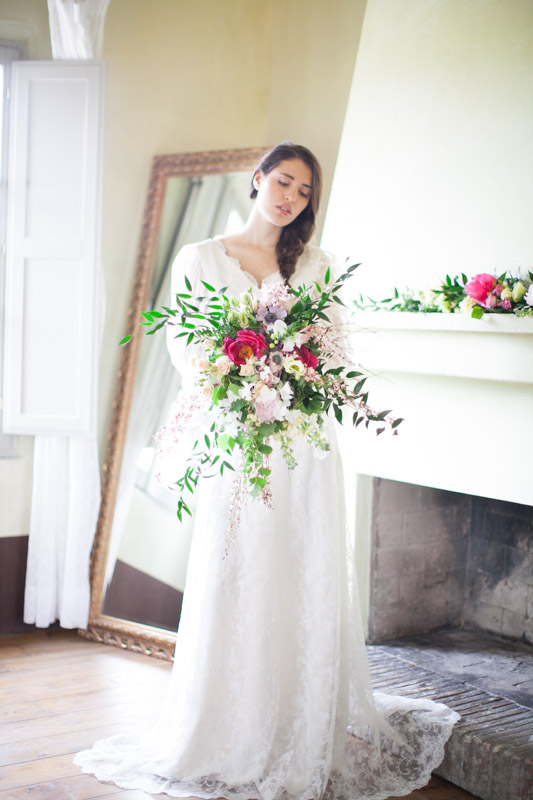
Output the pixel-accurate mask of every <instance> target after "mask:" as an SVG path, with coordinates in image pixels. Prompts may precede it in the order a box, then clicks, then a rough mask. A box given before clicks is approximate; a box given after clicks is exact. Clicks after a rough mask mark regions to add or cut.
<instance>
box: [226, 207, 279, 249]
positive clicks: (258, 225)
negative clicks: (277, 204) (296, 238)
mask: <svg viewBox="0 0 533 800" xmlns="http://www.w3.org/2000/svg"><path fill="white" fill-rule="evenodd" d="M254 211H255V209H252V212H251V214H250V216H249V217H248V219H247V221H246V223H245V225H244V227H243V228H242V230H241V231H239V233H238V234H237V235H236V236H237V237H238V238H239V240H240V241H241V242H242V243H243V244H250V245H252V246H253V247H257V248H260V249H263V250H269V249H270V250H275V249H276V245H277V243H278V242H279V237H280V236H281V228H279V227H278V226H277V225H272V223H271V222H269V221H268V220H266V219H265V218H264V217H263V216H261V215H260V214H256V213H254Z"/></svg>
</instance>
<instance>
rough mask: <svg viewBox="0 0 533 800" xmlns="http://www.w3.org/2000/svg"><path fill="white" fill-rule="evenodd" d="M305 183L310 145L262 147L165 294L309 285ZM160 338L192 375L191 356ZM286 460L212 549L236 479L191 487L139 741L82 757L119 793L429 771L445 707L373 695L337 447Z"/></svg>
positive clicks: (295, 784)
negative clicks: (166, 660) (164, 685)
mask: <svg viewBox="0 0 533 800" xmlns="http://www.w3.org/2000/svg"><path fill="white" fill-rule="evenodd" d="M320 184H321V174H320V167H319V165H318V163H317V161H316V159H315V157H314V156H313V155H312V153H310V151H309V150H307V149H306V148H304V147H301V146H296V145H292V144H290V143H283V144H281V145H278V146H277V147H275V148H274V149H273V150H272V151H271V152H270V153H268V154H267V155H266V156H265V157H264V158H263V159H262V161H261V162H260V164H259V165H258V167H257V169H256V170H255V172H254V175H253V180H252V192H251V195H252V197H255V203H254V206H253V210H252V212H251V215H250V217H249V219H248V221H247V223H246V225H245V227H244V228H243V230H242V231H241V232H239V233H238V234H235V235H232V236H228V237H225V238H220V237H216V238H215V239H209V240H207V241H205V242H200V243H198V244H195V245H188V246H186V247H185V248H183V250H182V251H181V252H180V254H179V255H178V257H177V259H176V263H175V265H174V267H173V295H175V293H176V292H178V291H181V290H182V288H183V286H184V282H185V276H187V278H188V279H189V281H190V282H191V284H192V293H193V295H194V296H197V295H200V294H202V293H203V284H201V281H202V280H204V281H207V282H208V283H210V284H211V285H213V286H215V287H216V288H220V287H222V286H228V287H229V288H228V293H229V294H231V295H237V294H239V293H240V292H244V291H246V290H247V289H248V288H249V287H250V286H251V287H252V291H254V292H257V291H258V289H259V287H260V286H264V285H269V284H275V283H277V282H280V281H288V282H289V283H290V284H292V285H293V286H297V285H301V284H305V285H308V286H310V285H311V284H312V283H313V282H314V281H319V282H320V281H323V280H324V276H325V273H326V270H327V269H328V266H330V265H331V261H332V260H331V257H330V256H329V255H328V254H327V253H325V252H324V251H322V250H320V249H319V248H318V247H315V246H312V245H310V244H309V239H310V238H311V235H312V233H313V230H314V224H315V216H316V212H317V209H318V203H319V197H320ZM169 342H170V350H171V356H172V358H173V361H174V363H175V364H176V366H177V368H178V369H179V370H180V372H181V373H182V375H183V381H184V384H185V385H186V386H187V385H189V386H191V385H192V384H193V383H194V369H193V368H192V357H193V356H194V351H193V350H192V348H184V347H183V346H182V345H181V344H179V343H180V342H183V339H178V340H175V339H172V338H171V339H170V340H169ZM197 424H200V420H197ZM296 460H297V462H298V465H297V467H296V468H295V469H294V470H288V469H287V466H286V464H285V462H284V460H283V458H282V455H281V453H280V451H279V449H276V448H275V449H274V452H273V454H272V456H271V465H270V466H271V469H272V476H271V482H272V498H273V508H267V507H266V506H265V505H263V504H261V503H260V502H248V503H246V504H245V505H244V506H243V507H242V508H240V510H239V515H240V520H239V529H238V532H237V535H236V538H235V541H234V542H233V543H232V545H231V547H230V548H229V550H228V552H227V554H225V550H226V529H227V524H228V516H229V512H230V508H231V505H232V488H233V479H232V477H231V476H230V475H228V474H227V473H226V474H225V475H224V477H220V478H216V479H212V480H207V481H204V482H201V484H200V488H199V496H198V509H197V514H196V520H195V532H194V537H193V543H192V548H191V554H190V559H189V567H188V573H187V587H186V592H185V600H184V604H183V609H182V616H181V620H180V627H179V631H178V638H177V645H176V657H175V663H174V668H173V672H172V682H171V690H170V695H169V698H168V701H167V703H166V706H165V710H164V712H163V714H162V716H161V718H160V720H159V722H158V724H157V725H156V726H155V728H154V730H152V731H150V732H149V733H148V734H147V735H144V736H142V737H141V736H136V735H135V734H131V735H127V736H121V737H113V738H112V739H109V740H104V741H103V742H98V743H97V744H96V745H95V746H94V748H93V749H92V750H90V751H86V752H84V753H81V754H79V755H78V756H77V757H76V761H77V763H79V764H81V765H82V767H83V769H84V770H85V771H88V772H93V773H94V774H95V775H96V776H97V777H98V778H101V779H103V780H111V781H114V782H115V783H117V784H118V785H119V786H121V787H124V788H137V789H143V790H144V791H147V792H152V793H155V792H165V793H167V794H169V795H171V796H173V797H189V796H191V795H192V796H196V797H202V798H218V797H225V798H233V799H234V800H250V798H257V800H288V798H296V800H310V798H314V800H318V798H322V797H325V798H328V799H331V800H344V799H346V800H348V799H349V800H356V799H357V798H367V800H383V798H387V797H389V796H390V795H402V794H408V793H409V792H411V791H412V790H413V789H415V788H419V787H421V786H424V785H425V784H426V783H427V782H428V780H429V776H430V773H431V771H432V769H434V768H435V767H436V766H437V765H438V764H439V763H440V761H441V760H442V757H443V748H444V744H445V742H446V740H447V739H448V737H449V735H450V731H451V728H452V726H453V724H454V722H455V721H456V720H457V719H458V716H457V714H455V713H454V712H452V711H450V710H449V709H448V708H446V707H445V706H443V705H440V704H435V703H432V702H430V701H416V700H407V699H405V698H396V697H390V696H385V695H380V694H375V695H373V694H372V691H371V687H370V680H369V673H368V666H367V662H366V655H365V648H364V641H363V637H362V633H361V624H360V620H359V611H358V608H357V601H356V597H357V593H356V591H355V589H354V587H353V585H352V586H350V583H351V580H350V576H349V575H348V568H347V563H348V561H349V560H350V559H348V557H347V549H346V535H345V531H346V524H345V514H344V503H343V498H342V496H341V491H340V487H341V486H342V473H341V468H340V464H339V458H338V454H337V451H336V449H335V448H334V447H333V448H332V450H331V451H330V453H329V455H328V457H327V458H326V459H324V460H317V459H316V458H315V457H314V455H313V454H312V452H311V448H310V447H309V446H308V445H307V444H305V443H301V444H298V445H297V448H296ZM347 731H349V734H350V735H347Z"/></svg>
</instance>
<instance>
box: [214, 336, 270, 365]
mask: <svg viewBox="0 0 533 800" xmlns="http://www.w3.org/2000/svg"><path fill="white" fill-rule="evenodd" d="M266 346H267V344H266V342H265V340H264V338H263V335H262V334H261V333H255V332H254V331H238V332H237V336H236V337H235V339H232V338H231V337H230V336H226V338H225V339H224V352H225V354H226V355H227V357H228V358H229V359H230V361H233V363H234V364H245V363H246V361H248V359H249V358H251V357H252V356H256V357H257V356H260V355H261V354H262V353H263V352H264V351H265V350H266Z"/></svg>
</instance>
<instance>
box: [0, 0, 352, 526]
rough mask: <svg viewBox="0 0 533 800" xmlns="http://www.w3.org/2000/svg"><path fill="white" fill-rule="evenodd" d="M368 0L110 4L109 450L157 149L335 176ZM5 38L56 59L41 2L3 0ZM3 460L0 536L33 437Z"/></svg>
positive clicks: (12, 512) (103, 380) (11, 514)
mask: <svg viewBox="0 0 533 800" xmlns="http://www.w3.org/2000/svg"><path fill="white" fill-rule="evenodd" d="M365 2H366V0H328V2H327V3H325V2H323V0H196V2H194V3H191V2H190V0H150V2H147V0H111V2H110V4H109V9H108V13H107V19H106V26H105V33H104V49H103V58H104V59H105V60H106V62H107V101H106V122H105V131H106V134H105V160H104V220H103V246H102V261H103V272H104V282H105V294H106V322H105V330H104V346H103V348H102V356H101V366H100V394H99V406H100V408H99V426H98V435H99V442H100V455H101V458H102V459H103V457H104V454H105V443H106V438H107V431H108V426H109V420H110V413H111V404H112V399H113V393H114V389H115V375H116V370H117V365H118V357H119V351H118V348H117V347H116V346H115V343H116V342H117V341H118V340H119V339H120V338H121V336H122V333H123V330H124V325H125V317H126V309H127V305H128V301H129V291H130V285H131V282H132V277H133V272H134V268H135V261H136V253H137V247H138V243H139V235H140V228H141V220H142V214H143V208H144V200H145V193H146V188H147V183H148V177H149V171H150V162H151V159H152V157H153V156H154V155H155V154H160V153H173V152H176V153H177V152H188V151H197V150H220V149H226V148H239V147H252V146H260V145H268V144H272V143H275V142H276V141H279V140H280V139H285V138H292V139H294V140H296V141H300V142H302V143H305V144H308V145H309V146H310V147H311V148H313V149H315V151H316V153H317V155H318V157H319V159H320V160H321V161H322V164H323V166H324V170H325V173H326V190H327V189H328V187H329V185H330V183H331V174H332V171H333V166H334V163H335V158H336V153H337V148H338V143H339V140H340V135H341V130H342V123H343V118H344V113H345V108H346V103H347V99H348V93H349V89H350V81H351V75H352V72H353V66H354V63H355V57H356V52H357V43H358V39H359V32H360V27H361V21H362V17H363V13H364V7H365ZM0 37H4V38H8V39H9V38H14V39H18V40H24V41H26V42H27V43H28V50H27V55H28V56H29V57H30V58H41V59H43V58H44V59H47V58H50V57H51V52H50V37H49V30H48V12H47V4H46V0H0ZM17 453H18V457H17V459H10V460H8V461H7V460H6V461H1V460H0V536H2V535H3V536H19V535H24V534H27V532H28V528H29V507H30V499H31V466H32V465H31V454H32V439H31V438H30V437H25V438H20V439H19V442H18V450H17Z"/></svg>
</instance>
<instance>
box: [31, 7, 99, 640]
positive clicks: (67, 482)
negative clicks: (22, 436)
mask: <svg viewBox="0 0 533 800" xmlns="http://www.w3.org/2000/svg"><path fill="white" fill-rule="evenodd" d="M108 5H109V0H48V11H49V19H50V35H51V40H52V52H53V56H54V59H97V58H99V57H100V54H101V49H102V38H103V29H104V21H105V14H106V11H107V7H108ZM100 286H101V287H102V286H103V282H102V281H100ZM100 306H101V308H100V311H101V312H102V307H103V298H102V299H101V303H100ZM102 319H103V313H101V314H100V320H96V321H95V324H96V325H97V326H99V327H100V330H101V321H102ZM97 389H98V387H97V386H95V387H94V391H95V394H97ZM99 505H100V472H99V464H98V445H97V442H96V431H94V432H93V435H92V436H89V437H81V436H71V437H69V436H36V437H35V450H34V462H33V491H32V503H31V519H30V537H29V547H28V563H27V568H26V588H25V597H24V622H26V623H30V624H31V623H34V624H35V625H37V626H38V627H41V628H46V627H48V625H50V624H51V623H53V622H55V621H56V620H59V623H60V625H61V626H62V627H64V628H85V627H87V622H88V618H89V600H90V586H89V556H90V552H91V546H92V541H93V538H94V532H95V528H96V521H97V518H98V508H99Z"/></svg>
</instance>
